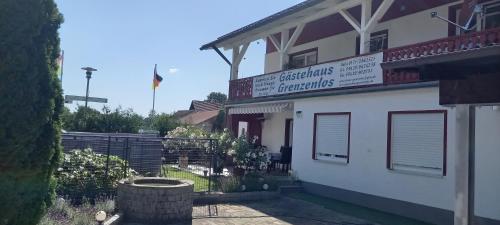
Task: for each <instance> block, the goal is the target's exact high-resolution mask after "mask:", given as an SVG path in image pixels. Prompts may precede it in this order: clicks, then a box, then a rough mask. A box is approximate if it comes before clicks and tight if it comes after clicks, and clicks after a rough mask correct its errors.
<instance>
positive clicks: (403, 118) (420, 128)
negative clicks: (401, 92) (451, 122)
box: [390, 112, 445, 174]
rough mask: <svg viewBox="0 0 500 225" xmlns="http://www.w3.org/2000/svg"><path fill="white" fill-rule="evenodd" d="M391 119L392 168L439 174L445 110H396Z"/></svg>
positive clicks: (442, 148) (441, 163)
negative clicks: (413, 111)
mask: <svg viewBox="0 0 500 225" xmlns="http://www.w3.org/2000/svg"><path fill="white" fill-rule="evenodd" d="M391 119H392V121H391V143H390V144H391V162H392V169H403V170H412V171H418V172H430V173H435V174H441V173H442V172H443V162H444V142H445V130H444V127H445V124H444V123H445V113H441V112H437V113H411V114H410V113H404V114H397V113H396V114H392V116H391Z"/></svg>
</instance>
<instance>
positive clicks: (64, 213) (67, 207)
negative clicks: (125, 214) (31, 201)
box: [38, 198, 115, 225]
mask: <svg viewBox="0 0 500 225" xmlns="http://www.w3.org/2000/svg"><path fill="white" fill-rule="evenodd" d="M101 210H103V211H105V212H106V214H108V215H112V214H113V212H115V208H114V201H113V200H105V201H100V200H99V201H98V202H96V204H95V205H91V204H90V203H88V202H84V204H82V205H80V206H73V205H71V204H69V203H68V202H66V201H65V200H64V199H62V198H60V199H58V200H57V201H56V203H55V204H54V205H53V206H52V207H51V208H50V209H49V210H48V213H47V214H46V215H45V216H44V217H43V218H42V220H41V221H40V223H38V225H59V224H71V225H95V224H96V222H95V219H94V215H95V213H96V212H98V211H101Z"/></svg>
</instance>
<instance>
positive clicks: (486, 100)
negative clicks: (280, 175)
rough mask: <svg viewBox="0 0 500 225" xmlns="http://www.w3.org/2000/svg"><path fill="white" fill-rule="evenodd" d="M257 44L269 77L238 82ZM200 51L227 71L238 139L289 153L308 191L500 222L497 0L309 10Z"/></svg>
mask: <svg viewBox="0 0 500 225" xmlns="http://www.w3.org/2000/svg"><path fill="white" fill-rule="evenodd" d="M445 20H448V21H445ZM453 23H456V24H453ZM460 26H461V27H460ZM257 40H265V41H266V43H267V49H266V54H265V68H264V71H265V74H264V75H258V76H252V77H245V78H239V71H238V68H239V64H240V62H241V59H242V58H243V56H244V55H245V52H246V50H247V48H248V47H249V46H250V43H252V42H254V41H257ZM201 49H202V50H205V49H214V50H216V51H217V52H218V53H219V54H220V55H221V57H223V58H224V59H225V61H226V62H227V63H228V64H230V66H231V75H230V78H231V80H230V81H229V100H230V102H229V104H228V105H227V106H226V109H227V112H228V114H229V118H228V126H229V127H230V128H231V129H232V131H233V133H234V134H241V133H245V132H248V135H249V136H252V137H253V136H257V137H259V139H258V140H259V142H260V144H262V145H265V146H266V147H267V149H269V151H271V152H279V150H280V148H281V147H282V146H285V147H291V148H292V163H291V168H292V170H293V173H295V174H296V175H297V176H298V178H299V179H300V180H302V181H303V184H304V188H305V190H306V191H308V192H311V193H314V194H318V195H322V196H326V197H331V198H335V199H339V200H343V201H347V202H352V203H355V204H359V205H363V206H367V207H372V208H376V209H379V210H383V211H387V212H391V213H396V214H400V215H404V216H408V217H412V218H415V219H419V220H422V221H426V222H430V223H434V224H500V194H498V190H500V173H499V171H500V163H498V159H500V139H499V138H498V137H499V136H500V108H499V107H498V103H500V89H499V88H498V87H499V85H500V1H499V0H484V1H467V0H466V1H465V2H464V1H456V0H432V1H431V0H428V1H427V0H422V1H406V0H308V1H304V2H303V3H301V4H299V5H296V6H293V7H291V8H289V9H286V10H284V11H282V12H279V13H277V14H275V15H272V16H270V17H267V18H264V19H262V20H260V21H257V22H255V23H253V24H250V25H248V26H245V27H243V28H241V29H239V30H236V31H234V32H231V33H229V34H227V35H224V36H222V37H220V38H218V39H217V40H215V41H213V42H210V43H208V44H206V45H204V46H202V48H201ZM219 49H225V50H232V53H233V55H232V59H231V60H229V59H227V58H226V57H225V56H224V55H223V54H222V53H221V51H220V50H219Z"/></svg>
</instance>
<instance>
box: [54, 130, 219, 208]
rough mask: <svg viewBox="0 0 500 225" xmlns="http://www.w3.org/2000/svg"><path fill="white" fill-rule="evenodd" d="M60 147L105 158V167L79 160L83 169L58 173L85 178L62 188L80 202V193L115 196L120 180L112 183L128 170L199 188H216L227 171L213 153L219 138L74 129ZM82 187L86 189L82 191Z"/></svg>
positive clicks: (70, 168)
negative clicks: (83, 184) (176, 136)
mask: <svg viewBox="0 0 500 225" xmlns="http://www.w3.org/2000/svg"><path fill="white" fill-rule="evenodd" d="M62 145H63V148H64V152H65V153H71V152H72V151H74V150H79V151H84V150H85V149H90V150H92V152H94V153H97V154H99V155H100V156H101V157H99V158H100V159H101V160H102V163H101V164H102V168H96V166H95V165H94V164H93V165H94V166H87V164H86V163H84V162H80V163H77V164H78V165H82V166H81V167H80V168H74V167H73V166H68V164H66V166H63V167H61V168H60V171H58V174H62V175H67V176H73V175H75V176H81V177H76V178H74V179H73V178H72V179H67V180H73V183H74V184H73V183H69V184H68V183H67V182H66V183H64V182H62V183H64V184H65V187H64V189H62V190H61V188H59V190H60V192H62V193H60V194H64V195H69V196H66V197H69V198H72V199H75V198H76V200H77V201H79V200H81V197H82V195H84V197H86V198H90V199H94V198H99V197H102V196H104V197H113V196H114V194H115V187H116V184H113V183H112V182H114V181H116V180H118V179H121V178H125V177H127V176H128V174H127V173H128V172H129V170H130V169H132V170H133V171H135V172H136V173H137V175H140V176H163V177H167V178H176V179H187V180H192V181H194V183H195V191H196V192H208V191H213V189H214V188H213V187H214V183H213V180H214V179H215V177H216V176H218V175H220V174H221V173H222V172H223V171H224V170H223V169H221V165H222V163H221V161H220V160H219V161H217V157H213V155H214V154H213V153H214V151H215V148H216V146H217V144H216V140H213V139H181V138H161V137H157V136H154V135H139V134H98V133H79V132H72V133H64V134H63V135H62ZM72 155H74V154H67V155H66V157H68V156H72ZM77 158H78V157H77ZM80 158H81V157H80ZM115 158H119V159H121V160H122V161H120V162H123V163H121V164H119V163H117V160H113V159H115ZM72 160H73V161H75V160H77V159H76V158H75V159H72ZM86 160H88V159H86ZM93 160H97V159H93ZM70 165H73V164H70ZM97 167H98V166H97ZM97 170H99V171H97ZM219 170H220V172H219ZM83 171H86V172H87V173H84V174H87V175H85V176H84V175H81V174H80V173H79V172H83ZM226 173H227V169H226ZM89 174H92V175H89ZM88 176H92V177H91V179H92V181H91V182H89V181H88V179H90V178H89V177H88ZM76 180H79V181H81V182H77V181H76ZM60 183H61V182H60ZM82 183H90V185H88V187H87V186H85V187H81V184H82ZM85 185H87V184H85ZM81 189H85V190H81ZM82 191H83V192H85V193H80V192H82Z"/></svg>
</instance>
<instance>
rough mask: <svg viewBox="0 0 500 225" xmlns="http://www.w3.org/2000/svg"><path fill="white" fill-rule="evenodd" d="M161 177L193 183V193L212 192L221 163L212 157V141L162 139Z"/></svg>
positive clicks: (214, 141) (213, 147) (213, 150)
mask: <svg viewBox="0 0 500 225" xmlns="http://www.w3.org/2000/svg"><path fill="white" fill-rule="evenodd" d="M163 146H164V148H163V157H162V167H161V168H162V170H161V175H162V176H164V177H167V178H176V179H187V180H192V181H194V186H195V187H194V189H195V192H207V191H208V192H209V191H212V190H213V186H214V182H213V179H214V177H215V176H216V175H219V174H222V173H223V172H224V171H223V168H221V166H222V163H221V162H220V161H218V160H217V157H214V154H213V153H214V152H215V148H216V146H217V142H216V140H214V139H185V138H165V139H163Z"/></svg>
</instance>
